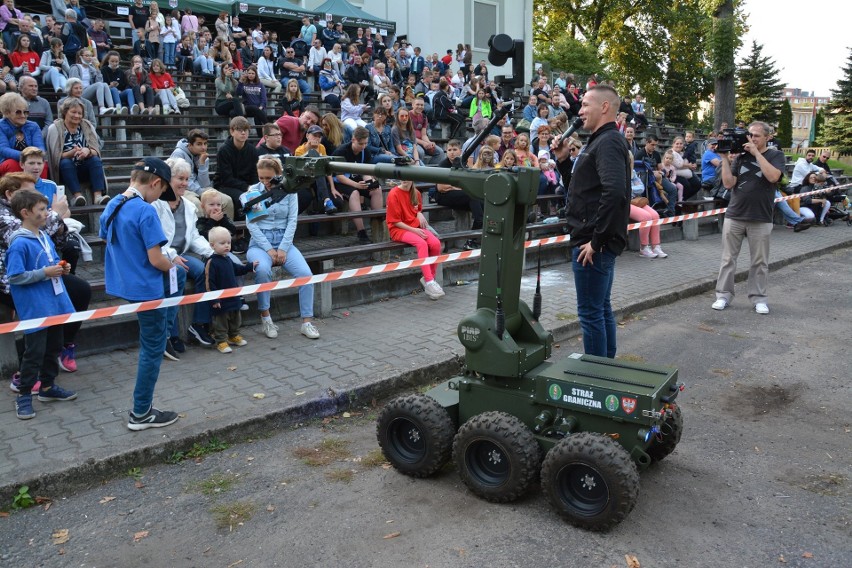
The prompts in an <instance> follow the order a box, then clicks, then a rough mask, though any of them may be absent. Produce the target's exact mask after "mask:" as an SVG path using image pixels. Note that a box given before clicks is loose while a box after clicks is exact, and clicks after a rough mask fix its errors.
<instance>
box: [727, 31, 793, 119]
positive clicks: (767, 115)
mask: <svg viewBox="0 0 852 568" xmlns="http://www.w3.org/2000/svg"><path fill="white" fill-rule="evenodd" d="M738 79H739V80H738V82H737V120H743V121H745V122H746V124H748V123H749V122H752V121H754V120H762V121H763V122H766V123H769V124H776V123H777V122H778V115H779V113H780V112H781V100H782V99H781V95H782V93H783V91H784V83H782V82H781V81H779V80H778V69H776V68H775V62H774V61H773V60H772V58H771V57H769V56H766V57H764V56H763V45H761V44H759V43H757V42H756V41H753V42H752V44H751V53H750V54H748V55H747V56H746V57H745V59H743V61H742V63H741V64H740V65H739V68H738Z"/></svg>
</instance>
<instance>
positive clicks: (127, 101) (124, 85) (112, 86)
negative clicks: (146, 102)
mask: <svg viewBox="0 0 852 568" xmlns="http://www.w3.org/2000/svg"><path fill="white" fill-rule="evenodd" d="M120 61H121V57H120V56H119V55H118V52H117V51H110V52H107V54H106V55H105V56H104V59H103V61H102V62H101V73H103V77H104V83H106V84H107V85H108V86H109V91H110V93H111V94H112V100H114V101H119V102H120V104H122V105H123V106H125V108H129V109H130V114H131V115H137V114H139V110H140V107H139V105H137V104H136V96H135V95H134V94H133V89H132V88H131V87H130V84H129V83H128V82H127V75H126V74H125V72H124V71H122V70H121V68H120V67H119V62H120Z"/></svg>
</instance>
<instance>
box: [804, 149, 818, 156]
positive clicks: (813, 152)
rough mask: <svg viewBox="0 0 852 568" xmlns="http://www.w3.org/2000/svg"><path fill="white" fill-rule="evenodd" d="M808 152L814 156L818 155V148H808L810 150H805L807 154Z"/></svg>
mask: <svg viewBox="0 0 852 568" xmlns="http://www.w3.org/2000/svg"><path fill="white" fill-rule="evenodd" d="M808 154H813V155H814V156H816V150H814V149H813V148H808V150H807V151H806V152H805V156H807V155H808Z"/></svg>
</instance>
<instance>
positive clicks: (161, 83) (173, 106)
mask: <svg viewBox="0 0 852 568" xmlns="http://www.w3.org/2000/svg"><path fill="white" fill-rule="evenodd" d="M148 77H149V78H150V80H151V88H152V89H153V90H154V94H155V95H157V96H158V97H160V104H161V105H162V107H163V114H171V113H175V114H181V112H180V108H178V104H177V99H176V98H175V94H174V88H175V81H174V79H172V76H171V74H170V73H169V72H168V71H166V66H165V65H164V64H163V62H162V61H160V60H159V59H154V60H153V61H152V62H151V74H150V75H149V76H148Z"/></svg>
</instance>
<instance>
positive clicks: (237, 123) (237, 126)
mask: <svg viewBox="0 0 852 568" xmlns="http://www.w3.org/2000/svg"><path fill="white" fill-rule="evenodd" d="M250 128H251V125H250V124H249V121H248V119H247V118H246V117H244V116H235V117H234V118H232V119H231V122H230V123H229V124H228V130H249V129H250Z"/></svg>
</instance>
